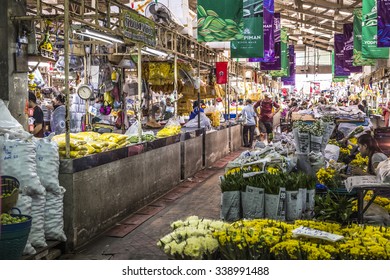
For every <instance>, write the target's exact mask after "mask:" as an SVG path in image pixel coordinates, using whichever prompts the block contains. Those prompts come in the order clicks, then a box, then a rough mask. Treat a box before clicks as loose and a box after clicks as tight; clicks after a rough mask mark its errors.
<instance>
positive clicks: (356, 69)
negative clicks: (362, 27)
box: [344, 23, 363, 73]
mask: <svg viewBox="0 0 390 280" xmlns="http://www.w3.org/2000/svg"><path fill="white" fill-rule="evenodd" d="M344 68H346V69H348V70H349V72H351V73H360V72H362V71H363V68H362V66H353V23H347V24H344Z"/></svg>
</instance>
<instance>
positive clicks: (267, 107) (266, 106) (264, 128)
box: [253, 92, 280, 142]
mask: <svg viewBox="0 0 390 280" xmlns="http://www.w3.org/2000/svg"><path fill="white" fill-rule="evenodd" d="M259 107H260V113H258V114H257V116H258V117H259V129H260V132H261V135H262V138H263V139H261V140H262V141H263V140H265V139H264V135H267V141H268V142H270V141H271V140H272V131H273V117H274V115H275V114H276V113H277V112H278V111H279V109H280V105H279V104H278V103H276V102H274V101H272V99H271V95H270V93H268V92H267V93H265V94H264V98H263V99H261V100H259V101H257V102H256V103H255V105H253V108H254V109H255V111H256V112H258V110H257V108H259ZM273 108H275V110H274V112H272V109H273Z"/></svg>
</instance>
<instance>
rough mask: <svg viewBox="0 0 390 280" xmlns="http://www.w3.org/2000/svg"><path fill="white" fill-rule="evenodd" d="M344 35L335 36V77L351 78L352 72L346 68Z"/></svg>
mask: <svg viewBox="0 0 390 280" xmlns="http://www.w3.org/2000/svg"><path fill="white" fill-rule="evenodd" d="M344 45H345V39H344V34H335V35H334V74H335V76H349V74H351V72H350V71H349V69H347V68H345V67H344Z"/></svg>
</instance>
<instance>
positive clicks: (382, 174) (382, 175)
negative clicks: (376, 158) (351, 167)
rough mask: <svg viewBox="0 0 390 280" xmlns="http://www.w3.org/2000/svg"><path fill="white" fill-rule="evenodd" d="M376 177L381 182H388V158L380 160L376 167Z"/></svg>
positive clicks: (389, 176)
mask: <svg viewBox="0 0 390 280" xmlns="http://www.w3.org/2000/svg"><path fill="white" fill-rule="evenodd" d="M376 174H377V177H378V179H379V180H380V181H381V182H383V183H390V159H387V160H385V161H382V162H380V163H379V164H378V167H377V168H376Z"/></svg>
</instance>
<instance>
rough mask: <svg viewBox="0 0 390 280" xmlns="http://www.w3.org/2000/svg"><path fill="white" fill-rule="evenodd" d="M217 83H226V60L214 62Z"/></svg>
mask: <svg viewBox="0 0 390 280" xmlns="http://www.w3.org/2000/svg"><path fill="white" fill-rule="evenodd" d="M215 68H216V74H217V84H226V83H227V77H228V62H225V61H223V62H216V63H215Z"/></svg>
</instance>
